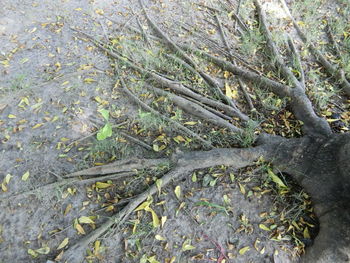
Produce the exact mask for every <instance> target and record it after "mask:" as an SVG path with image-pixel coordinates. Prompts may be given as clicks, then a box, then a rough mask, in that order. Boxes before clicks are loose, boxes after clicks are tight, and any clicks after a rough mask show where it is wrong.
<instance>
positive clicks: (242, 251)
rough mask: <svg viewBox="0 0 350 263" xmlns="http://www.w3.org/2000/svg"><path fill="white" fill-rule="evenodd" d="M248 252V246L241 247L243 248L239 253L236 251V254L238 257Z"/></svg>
mask: <svg viewBox="0 0 350 263" xmlns="http://www.w3.org/2000/svg"><path fill="white" fill-rule="evenodd" d="M249 250H250V247H249V246H246V247H243V248H241V249H240V250H239V251H238V253H239V254H240V255H244V254H245V253H246V252H247V251H249Z"/></svg>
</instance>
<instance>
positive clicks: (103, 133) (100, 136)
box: [96, 123, 113, 141]
mask: <svg viewBox="0 0 350 263" xmlns="http://www.w3.org/2000/svg"><path fill="white" fill-rule="evenodd" d="M112 133H113V131H112V125H111V124H110V123H106V125H105V126H103V128H102V129H101V130H100V131H99V132H98V133H97V136H96V138H97V140H99V141H103V140H104V139H106V138H108V137H111V136H112Z"/></svg>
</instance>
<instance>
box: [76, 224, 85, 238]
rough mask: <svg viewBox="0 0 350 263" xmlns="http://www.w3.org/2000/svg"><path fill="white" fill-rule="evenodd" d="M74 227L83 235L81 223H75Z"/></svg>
mask: <svg viewBox="0 0 350 263" xmlns="http://www.w3.org/2000/svg"><path fill="white" fill-rule="evenodd" d="M75 229H76V230H77V231H78V233H79V234H82V235H85V230H84V228H83V227H82V226H81V224H78V223H77V224H76V225H75Z"/></svg>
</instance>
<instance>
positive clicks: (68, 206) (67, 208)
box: [63, 204, 72, 216]
mask: <svg viewBox="0 0 350 263" xmlns="http://www.w3.org/2000/svg"><path fill="white" fill-rule="evenodd" d="M71 209H72V204H68V205H67V207H66V209H65V210H64V213H63V215H65V216H66V215H67V214H68V213H69V211H70V210H71Z"/></svg>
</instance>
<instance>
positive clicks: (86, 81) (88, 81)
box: [84, 78, 96, 84]
mask: <svg viewBox="0 0 350 263" xmlns="http://www.w3.org/2000/svg"><path fill="white" fill-rule="evenodd" d="M95 81H96V80H94V79H91V78H86V79H84V82H85V83H88V84H90V83H93V82H95Z"/></svg>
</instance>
